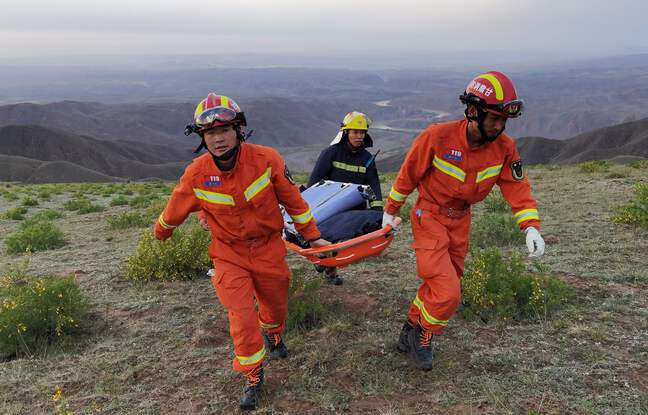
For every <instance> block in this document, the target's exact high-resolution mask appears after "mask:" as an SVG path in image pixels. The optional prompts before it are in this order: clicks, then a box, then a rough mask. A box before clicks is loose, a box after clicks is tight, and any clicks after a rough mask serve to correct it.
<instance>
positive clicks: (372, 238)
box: [284, 225, 394, 268]
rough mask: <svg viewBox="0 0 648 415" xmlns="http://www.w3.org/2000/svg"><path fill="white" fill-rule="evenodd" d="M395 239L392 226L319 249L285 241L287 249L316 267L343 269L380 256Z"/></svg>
mask: <svg viewBox="0 0 648 415" xmlns="http://www.w3.org/2000/svg"><path fill="white" fill-rule="evenodd" d="M393 239H394V232H393V231H392V228H391V226H389V225H387V226H385V227H384V228H382V229H379V230H377V231H374V232H371V233H368V234H366V235H362V236H358V237H357V238H353V239H349V240H347V241H343V242H338V243H336V244H331V245H327V246H322V247H319V248H302V247H300V246H299V245H296V244H294V243H292V242H289V241H286V240H284V243H285V244H286V247H287V248H288V249H290V250H291V251H293V252H295V253H297V254H299V255H301V256H303V257H304V258H306V259H307V260H309V261H310V262H312V263H313V264H315V265H319V266H323V267H338V268H343V267H346V266H347V265H349V264H352V263H354V262H358V261H360V260H362V259H364V258H367V257H370V256H378V255H380V254H381V253H382V252H383V251H384V250H385V249H386V248H387V247H388V246H389V244H391V242H392V240H393Z"/></svg>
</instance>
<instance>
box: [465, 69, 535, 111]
mask: <svg viewBox="0 0 648 415" xmlns="http://www.w3.org/2000/svg"><path fill="white" fill-rule="evenodd" d="M459 99H460V100H461V102H463V103H464V104H466V105H468V104H472V105H475V106H477V107H479V108H481V109H483V110H484V111H488V112H492V113H493V114H497V115H500V116H502V117H506V118H517V117H519V116H520V115H522V110H523V109H524V103H523V102H522V100H521V99H518V96H517V91H516V90H515V86H514V85H513V82H512V81H511V80H510V79H509V77H508V76H506V75H504V74H503V73H502V72H498V71H489V72H486V73H483V74H481V75H477V76H476V77H475V78H474V79H473V80H472V81H470V83H469V84H468V86H467V87H466V90H465V91H464V93H463V95H461V96H460V97H459Z"/></svg>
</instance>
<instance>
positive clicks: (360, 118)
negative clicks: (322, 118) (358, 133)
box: [340, 111, 371, 131]
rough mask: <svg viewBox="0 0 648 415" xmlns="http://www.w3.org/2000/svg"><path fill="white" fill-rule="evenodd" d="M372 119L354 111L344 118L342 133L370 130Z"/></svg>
mask: <svg viewBox="0 0 648 415" xmlns="http://www.w3.org/2000/svg"><path fill="white" fill-rule="evenodd" d="M370 126H371V119H370V118H369V117H367V115H366V114H363V113H361V112H358V111H352V112H350V113H348V114H347V115H345V116H344V120H343V121H342V126H341V127H340V131H344V130H365V131H367V130H369V127H370Z"/></svg>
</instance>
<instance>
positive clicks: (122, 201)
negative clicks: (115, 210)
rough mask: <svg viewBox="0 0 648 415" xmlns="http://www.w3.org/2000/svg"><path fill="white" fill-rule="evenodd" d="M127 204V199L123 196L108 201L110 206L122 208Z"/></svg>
mask: <svg viewBox="0 0 648 415" xmlns="http://www.w3.org/2000/svg"><path fill="white" fill-rule="evenodd" d="M127 204H128V198H127V197H126V196H123V195H119V196H115V197H113V199H112V200H111V201H110V206H124V205H127Z"/></svg>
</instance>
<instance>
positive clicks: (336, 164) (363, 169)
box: [333, 161, 367, 173]
mask: <svg viewBox="0 0 648 415" xmlns="http://www.w3.org/2000/svg"><path fill="white" fill-rule="evenodd" d="M333 167H336V168H338V169H341V170H346V171H351V172H354V173H366V172H367V168H366V167H365V166H354V165H353V164H346V163H342V162H340V161H334V162H333Z"/></svg>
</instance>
